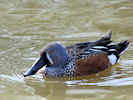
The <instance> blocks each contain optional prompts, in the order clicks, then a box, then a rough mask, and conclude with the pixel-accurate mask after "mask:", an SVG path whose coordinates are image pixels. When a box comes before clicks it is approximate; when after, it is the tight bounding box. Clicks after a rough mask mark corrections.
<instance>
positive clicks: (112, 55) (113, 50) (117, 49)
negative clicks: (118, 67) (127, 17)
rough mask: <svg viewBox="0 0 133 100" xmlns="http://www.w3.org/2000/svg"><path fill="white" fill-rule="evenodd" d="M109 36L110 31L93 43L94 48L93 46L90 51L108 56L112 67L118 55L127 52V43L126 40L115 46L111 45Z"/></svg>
mask: <svg viewBox="0 0 133 100" xmlns="http://www.w3.org/2000/svg"><path fill="white" fill-rule="evenodd" d="M111 35H112V31H111V30H110V31H109V32H108V34H107V35H106V36H104V37H102V38H101V39H99V40H98V41H96V42H95V43H96V46H93V47H92V48H91V50H94V51H103V52H105V53H106V54H107V55H108V58H109V60H110V62H111V64H112V65H114V64H115V63H116V62H117V61H118V59H119V57H120V55H121V54H123V53H124V52H125V51H126V50H127V48H128V46H129V41H127V40H126V41H123V42H120V43H116V44H115V43H111V42H112V41H111V40H110V39H111Z"/></svg>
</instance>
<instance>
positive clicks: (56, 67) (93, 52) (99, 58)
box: [24, 30, 130, 77]
mask: <svg viewBox="0 0 133 100" xmlns="http://www.w3.org/2000/svg"><path fill="white" fill-rule="evenodd" d="M111 35H112V30H109V31H108V34H107V35H105V36H104V37H101V38H100V39H99V40H97V41H94V42H83V43H77V44H74V45H71V46H67V47H63V46H62V45H61V44H59V43H56V42H53V43H48V44H47V45H45V46H44V47H43V48H42V49H41V51H40V56H39V58H38V59H37V60H36V61H35V63H34V64H33V66H32V67H31V68H29V69H28V70H27V71H26V72H25V73H24V77H27V76H30V75H34V74H36V73H37V72H38V70H40V69H41V68H42V67H44V66H45V69H44V71H43V75H45V76H50V77H64V76H66V77H67V76H85V75H89V74H94V73H98V72H101V71H103V70H105V69H107V68H108V67H111V66H113V65H114V64H116V63H117V61H118V59H119V58H120V56H121V54H123V53H124V52H125V51H126V50H127V48H128V46H129V43H130V42H129V41H128V40H125V41H122V42H119V43H112V42H113V41H112V40H111Z"/></svg>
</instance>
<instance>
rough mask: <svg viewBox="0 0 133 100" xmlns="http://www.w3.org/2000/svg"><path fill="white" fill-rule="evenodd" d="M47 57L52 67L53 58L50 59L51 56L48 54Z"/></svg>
mask: <svg viewBox="0 0 133 100" xmlns="http://www.w3.org/2000/svg"><path fill="white" fill-rule="evenodd" d="M46 56H47V59H48V60H49V62H50V64H51V65H52V64H54V62H53V60H52V58H50V56H49V54H48V53H46Z"/></svg>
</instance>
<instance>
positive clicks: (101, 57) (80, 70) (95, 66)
mask: <svg viewBox="0 0 133 100" xmlns="http://www.w3.org/2000/svg"><path fill="white" fill-rule="evenodd" d="M110 66H111V64H110V61H109V59H108V57H107V55H106V54H105V53H103V52H100V53H98V54H94V55H91V56H88V57H87V58H85V59H79V60H77V61H76V62H75V68H76V70H75V73H76V74H77V75H88V74H93V73H97V72H100V71H103V70H104V69H106V68H108V67H110Z"/></svg>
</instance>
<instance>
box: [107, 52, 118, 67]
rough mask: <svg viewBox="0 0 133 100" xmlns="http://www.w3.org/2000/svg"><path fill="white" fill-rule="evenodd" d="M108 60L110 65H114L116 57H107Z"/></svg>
mask: <svg viewBox="0 0 133 100" xmlns="http://www.w3.org/2000/svg"><path fill="white" fill-rule="evenodd" d="M108 58H109V60H110V63H111V64H112V65H114V64H115V63H116V61H117V57H116V55H114V54H111V55H108Z"/></svg>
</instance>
